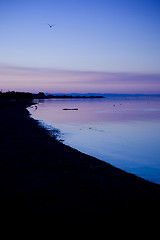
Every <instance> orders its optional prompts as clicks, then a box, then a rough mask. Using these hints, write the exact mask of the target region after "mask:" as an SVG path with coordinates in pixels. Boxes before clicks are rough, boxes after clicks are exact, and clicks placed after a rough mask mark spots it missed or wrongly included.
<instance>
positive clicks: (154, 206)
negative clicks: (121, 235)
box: [0, 100, 160, 236]
mask: <svg viewBox="0 0 160 240" xmlns="http://www.w3.org/2000/svg"><path fill="white" fill-rule="evenodd" d="M29 105H30V103H29V102H27V101H26V102H25V101H24V102H22V101H21V102H19V103H15V102H7V101H2V100H1V102H0V201H1V202H0V218H1V221H2V223H3V224H2V225H1V227H2V228H3V227H7V229H10V228H11V227H13V228H14V229H17V231H18V229H22V228H24V229H28V230H29V229H31V227H32V228H34V229H38V230H39V231H40V230H41V229H47V231H48V230H51V231H52V232H54V231H55V230H56V229H57V228H58V227H60V228H61V230H62V232H63V228H64V227H66V226H67V228H68V229H75V227H77V228H80V229H81V230H82V229H84V228H85V227H86V228H92V231H94V229H95V228H96V229H98V228H102V226H103V229H104V230H105V231H106V232H108V231H109V230H110V231H111V229H112V230H113V229H114V230H115V231H118V229H119V231H122V232H123V231H124V232H126V229H130V230H131V231H133V232H135V231H137V232H138V230H139V229H144V231H145V232H147V231H148V230H149V229H151V226H152V227H154V229H152V231H155V230H156V229H157V226H158V225H159V223H158V221H159V216H160V186H159V185H156V184H153V183H149V182H147V181H145V180H143V179H141V178H138V177H136V176H134V175H132V174H128V173H126V172H124V171H122V170H120V169H117V168H115V167H113V166H111V165H110V164H107V163H105V162H102V161H100V160H97V159H95V158H93V157H90V156H87V155H85V154H82V153H80V152H78V151H77V150H74V149H72V148H70V147H67V146H65V145H63V144H62V143H60V142H58V141H56V140H54V139H53V138H51V137H50V136H49V135H48V133H47V132H46V131H45V130H44V129H42V128H40V127H39V126H38V122H36V121H34V120H32V119H31V118H30V117H29V113H28V111H27V110H26V107H27V106H29ZM156 224H157V225H156ZM28 230H27V231H28ZM114 230H113V231H114ZM130 234H131V236H132V232H130ZM77 236H78V235H77Z"/></svg>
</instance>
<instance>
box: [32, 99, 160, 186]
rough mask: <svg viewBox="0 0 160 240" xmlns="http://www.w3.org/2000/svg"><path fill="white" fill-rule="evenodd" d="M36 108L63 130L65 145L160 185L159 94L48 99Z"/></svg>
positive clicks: (50, 123)
mask: <svg viewBox="0 0 160 240" xmlns="http://www.w3.org/2000/svg"><path fill="white" fill-rule="evenodd" d="M37 107H38V108H37V109H36V107H35V106H32V107H30V108H29V111H30V113H31V114H32V117H33V118H35V119H38V120H40V122H41V124H43V125H44V126H45V127H46V128H48V129H53V128H56V129H59V130H60V133H61V134H60V135H59V139H60V140H64V144H66V145H69V146H71V147H73V148H76V149H78V150H80V151H81V152H84V153H87V154H89V155H91V156H95V157H97V158H99V159H101V160H103V161H106V162H108V163H111V164H112V165H114V166H116V167H118V168H121V169H123V170H125V171H127V172H130V173H134V174H136V175H137V176H140V177H143V178H145V179H147V180H149V181H152V182H156V183H159V184H160V98H137V99H136V98H132V99H131V98H124V99H120V98H115V99H111V98H104V99H47V100H39V104H38V105H37ZM64 108H69V109H73V108H78V110H68V111H66V110H63V109H64Z"/></svg>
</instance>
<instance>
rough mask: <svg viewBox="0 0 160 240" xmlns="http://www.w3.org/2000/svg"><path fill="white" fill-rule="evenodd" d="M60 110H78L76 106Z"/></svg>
mask: <svg viewBox="0 0 160 240" xmlns="http://www.w3.org/2000/svg"><path fill="white" fill-rule="evenodd" d="M62 110H65V111H68V110H78V108H63V109H62Z"/></svg>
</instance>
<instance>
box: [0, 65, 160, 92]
mask: <svg viewBox="0 0 160 240" xmlns="http://www.w3.org/2000/svg"><path fill="white" fill-rule="evenodd" d="M0 75H1V89H3V90H4V91H8V90H13V89H14V90H17V91H22V90H23V89H24V90H25V91H31V92H37V91H44V92H51V93H54V92H55V93H63V92H64V93H71V92H77V93H88V92H94V93H148V94H150V93H153V94H158V93H160V74H144V73H143V74H142V73H141V74H140V73H138V74H136V73H125V72H119V73H118V72H117V73H114V72H102V71H101V72H100V71H70V70H63V71H62V70H55V69H50V68H29V67H26V68H25V67H16V66H10V65H4V64H0ZM84 86H85V87H84Z"/></svg>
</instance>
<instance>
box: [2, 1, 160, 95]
mask: <svg viewBox="0 0 160 240" xmlns="http://www.w3.org/2000/svg"><path fill="white" fill-rule="evenodd" d="M47 23H49V24H56V25H55V26H54V27H52V28H49V26H48V25H47ZM0 89H2V90H3V91H7V90H16V91H30V92H38V91H44V92H53V93H54V92H56V93H58V92H64V93H71V92H77V93H78V92H81V93H87V92H99V93H100V92H101V93H108V92H109V93H111V92H112V93H160V0H134V1H132V0H23V1H22V0H0Z"/></svg>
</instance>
